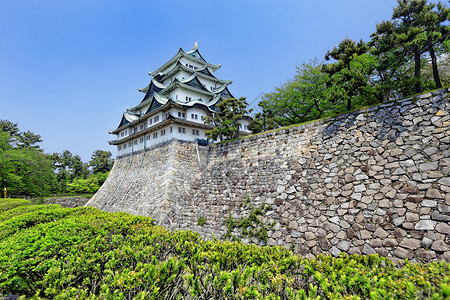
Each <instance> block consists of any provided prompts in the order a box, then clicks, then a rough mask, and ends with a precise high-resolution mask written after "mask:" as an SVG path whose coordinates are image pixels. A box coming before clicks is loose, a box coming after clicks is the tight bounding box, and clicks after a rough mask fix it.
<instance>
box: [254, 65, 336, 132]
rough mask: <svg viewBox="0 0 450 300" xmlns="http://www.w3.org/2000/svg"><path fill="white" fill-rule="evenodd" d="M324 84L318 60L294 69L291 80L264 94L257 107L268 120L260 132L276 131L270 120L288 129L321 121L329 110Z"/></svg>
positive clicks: (325, 74) (324, 75)
mask: <svg viewBox="0 0 450 300" xmlns="http://www.w3.org/2000/svg"><path fill="white" fill-rule="evenodd" d="M327 82H328V74H327V73H324V72H323V71H322V63H321V62H319V61H318V60H317V59H313V60H311V61H310V62H308V63H306V62H305V63H303V64H302V65H301V66H300V67H297V70H296V75H295V77H294V79H293V80H288V81H287V82H286V83H284V84H283V85H282V86H281V87H277V88H275V91H274V92H271V93H267V94H265V95H264V96H263V98H262V101H261V102H260V103H259V106H260V107H261V108H262V110H263V114H265V115H264V117H265V119H267V122H266V123H267V125H266V126H264V128H262V129H263V130H262V131H265V130H270V129H274V128H275V126H273V125H272V124H270V121H271V120H273V121H274V122H275V123H276V124H277V125H279V126H287V125H291V124H297V123H301V122H305V121H309V120H314V119H318V118H320V117H322V116H323V115H324V114H325V113H326V112H327V110H329V105H328V104H329V102H328V101H327V97H328V96H327V93H328V92H327V86H326V83H327ZM253 126H255V125H253ZM254 133H256V132H254Z"/></svg>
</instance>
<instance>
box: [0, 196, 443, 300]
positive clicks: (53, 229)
mask: <svg viewBox="0 0 450 300" xmlns="http://www.w3.org/2000/svg"><path fill="white" fill-rule="evenodd" d="M17 204H19V203H18V200H1V201H0V235H1V237H2V238H1V239H0V294H6V293H8V292H9V293H13V294H19V295H23V296H25V297H27V298H34V299H38V298H39V299H148V298H151V299H186V298H194V299H318V298H320V299H369V298H371V299H423V298H432V299H446V298H448V296H449V294H450V286H449V283H450V282H449V280H450V265H448V264H445V263H444V262H441V263H436V262H433V263H429V264H427V265H422V264H410V263H408V261H405V262H404V266H403V267H402V268H395V267H394V266H393V265H392V263H391V262H390V261H389V260H387V259H385V258H380V257H378V256H377V255H370V256H358V255H352V256H348V255H344V254H342V255H341V256H340V257H338V258H332V257H330V256H326V257H325V256H322V255H319V256H317V257H316V258H315V259H310V260H307V259H303V258H301V257H300V256H296V255H293V254H292V253H291V252H290V251H288V250H286V249H284V248H281V247H260V246H257V245H244V244H242V243H239V242H230V241H225V242H219V241H217V240H212V241H211V240H210V241H205V240H202V239H200V238H199V236H198V234H196V233H193V232H190V231H175V232H170V231H168V230H166V229H164V228H162V227H158V226H155V225H154V221H153V220H152V219H150V218H146V217H138V216H131V215H128V214H125V213H107V212H102V211H99V210H96V209H94V208H75V209H67V208H66V209H62V208H60V207H59V206H57V205H38V206H30V205H29V202H23V203H22V204H24V205H25V206H19V207H17ZM243 205H245V204H243Z"/></svg>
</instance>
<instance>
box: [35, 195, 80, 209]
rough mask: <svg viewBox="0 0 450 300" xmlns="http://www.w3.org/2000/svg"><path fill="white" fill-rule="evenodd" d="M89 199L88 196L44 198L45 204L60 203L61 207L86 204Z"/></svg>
mask: <svg viewBox="0 0 450 300" xmlns="http://www.w3.org/2000/svg"><path fill="white" fill-rule="evenodd" d="M88 201H89V198H86V197H60V198H47V199H45V200H44V203H45V204H59V205H61V207H71V208H72V207H79V206H84V205H85V204H86V203H87V202H88Z"/></svg>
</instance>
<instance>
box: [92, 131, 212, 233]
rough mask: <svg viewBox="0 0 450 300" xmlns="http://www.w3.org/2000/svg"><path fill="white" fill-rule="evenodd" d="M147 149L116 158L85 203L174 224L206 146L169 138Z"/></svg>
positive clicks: (169, 225)
mask: <svg viewBox="0 0 450 300" xmlns="http://www.w3.org/2000/svg"><path fill="white" fill-rule="evenodd" d="M146 150H147V151H145V152H143V153H139V154H136V155H131V156H128V157H124V158H120V159H118V160H116V162H115V163H114V166H113V168H112V170H111V172H110V175H109V176H108V179H107V180H106V181H105V183H104V184H103V185H102V187H101V188H100V190H99V191H98V192H97V193H96V194H95V195H94V196H93V197H92V198H91V200H90V201H89V202H88V203H87V204H86V206H93V207H97V208H99V209H102V210H106V211H110V212H118V211H121V212H128V213H130V214H134V215H143V216H150V217H152V218H155V219H156V220H157V221H158V224H159V225H164V226H168V227H173V225H172V220H173V219H174V217H175V215H179V214H180V213H181V212H180V211H181V209H182V208H184V207H186V200H185V198H189V197H187V196H186V195H189V191H190V185H191V183H192V181H193V179H195V178H196V176H197V177H198V174H199V173H200V171H199V161H200V160H199V159H200V157H201V158H202V159H203V160H205V157H206V147H200V146H197V145H196V144H194V143H189V142H182V141H177V140H171V141H168V142H165V143H163V144H160V145H157V146H154V147H151V148H149V149H146ZM197 150H198V152H197ZM182 195H184V197H182Z"/></svg>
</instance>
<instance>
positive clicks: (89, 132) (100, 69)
mask: <svg viewBox="0 0 450 300" xmlns="http://www.w3.org/2000/svg"><path fill="white" fill-rule="evenodd" d="M395 6H396V1H395V0H339V1H338V0H315V1H313V0H296V1H294V0H292V1H287V0H279V1H273V0H272V1H269V0H258V1H257V0H252V1H245V0H241V1H233V0H230V1H215V0H196V1H172V0H168V1H149V0H147V1H141V0H128V1H125V0H123V1H121V0H107V1H106V0H104V1H103V0H76V1H75V0H74V1H68V0H40V1H36V0H27V1H25V0H14V1H8V0H0V40H1V43H0V119H7V120H9V121H12V122H15V123H18V124H19V128H20V129H21V130H22V131H26V130H31V131H32V132H34V133H37V134H40V135H41V136H42V138H43V140H44V142H43V143H42V145H41V146H42V147H43V148H44V150H45V152H47V153H53V152H59V153H61V152H62V151H64V150H69V151H71V152H72V153H73V154H78V155H80V156H81V158H82V159H83V161H88V160H89V159H90V156H91V154H92V152H93V151H95V150H96V149H102V150H109V151H112V152H113V154H114V155H115V149H114V147H112V146H109V145H108V143H107V141H108V140H111V139H113V138H114V136H112V135H109V134H108V130H110V129H115V128H116V127H117V125H118V123H119V122H120V118H121V115H122V112H123V111H124V109H125V108H126V107H131V106H134V105H136V104H138V103H139V102H140V101H141V100H142V97H143V94H141V93H139V92H138V91H137V89H138V88H143V87H145V86H146V85H147V84H148V83H149V81H150V76H148V75H147V72H148V71H153V70H155V69H157V68H158V67H159V66H161V65H162V64H163V63H165V62H166V61H167V60H168V59H170V58H171V57H172V56H173V55H175V54H176V52H177V51H178V48H179V47H182V48H183V49H184V50H186V51H187V50H190V49H191V48H192V47H193V45H194V42H195V41H197V42H198V45H199V50H200V52H201V53H202V55H203V56H204V57H205V59H206V60H208V61H209V62H211V63H214V64H222V65H223V66H222V68H221V69H219V70H218V71H217V72H216V73H215V74H216V76H217V77H219V78H222V79H229V80H233V83H232V85H231V86H230V91H231V92H232V93H233V94H234V95H235V96H236V97H240V96H244V97H247V100H248V101H249V102H250V103H254V104H255V105H256V103H257V102H258V100H257V98H258V96H260V95H261V93H264V92H270V91H272V90H273V88H274V87H275V86H279V85H280V84H281V83H283V82H284V81H286V80H287V79H289V78H291V77H292V76H293V75H294V73H295V66H297V65H300V64H301V63H302V62H304V61H309V60H310V59H311V58H314V57H317V58H319V59H323V57H324V55H325V53H326V51H327V50H331V49H332V48H333V47H334V46H336V45H337V44H339V42H340V41H342V40H343V39H345V38H351V39H354V40H359V39H361V38H363V39H364V40H365V41H367V40H368V39H369V36H370V34H371V33H373V32H374V31H375V25H376V24H377V23H380V22H381V21H382V20H387V19H390V16H391V14H392V9H393V7H395Z"/></svg>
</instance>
